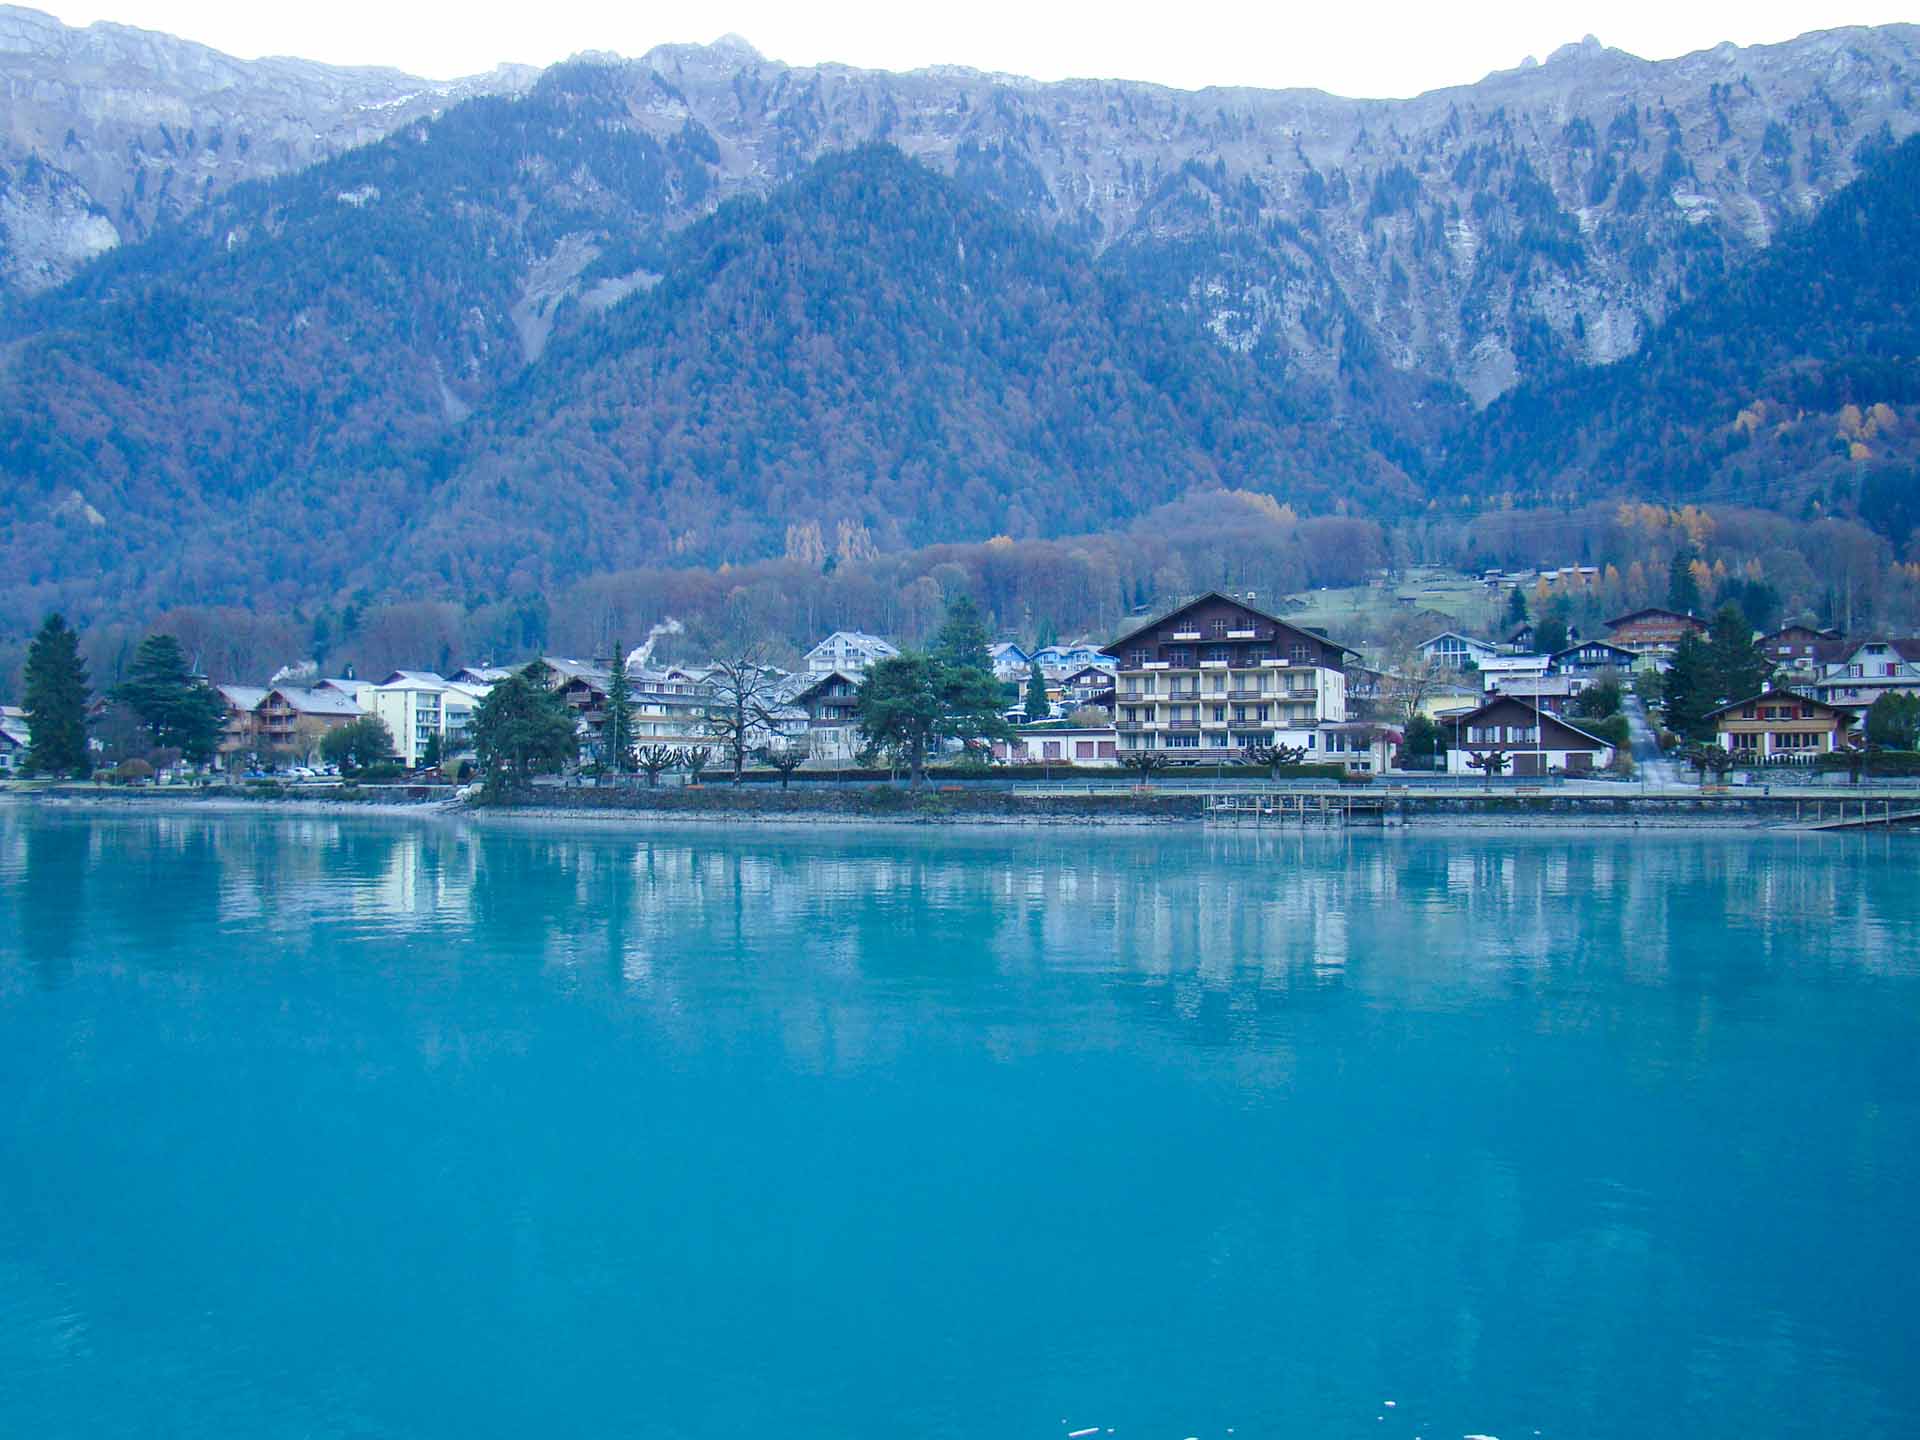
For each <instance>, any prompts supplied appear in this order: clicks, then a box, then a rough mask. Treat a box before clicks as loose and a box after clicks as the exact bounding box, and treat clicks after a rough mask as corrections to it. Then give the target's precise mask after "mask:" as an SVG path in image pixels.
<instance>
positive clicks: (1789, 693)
mask: <svg viewBox="0 0 1920 1440" xmlns="http://www.w3.org/2000/svg"><path fill="white" fill-rule="evenodd" d="M1762 700H1796V701H1798V702H1799V703H1800V704H1802V705H1817V706H1819V707H1820V708H1821V709H1822V710H1825V711H1828V712H1830V713H1831V714H1833V715H1835V716H1837V717H1839V719H1840V721H1841V723H1842V725H1843V726H1845V725H1848V724H1851V723H1852V721H1853V715H1852V713H1851V712H1850V711H1849V710H1848V709H1847V708H1846V707H1845V706H1844V705H1834V704H1830V703H1829V702H1827V701H1825V700H1816V699H1814V697H1813V696H1811V695H1803V694H1801V693H1800V692H1799V691H1798V690H1762V691H1761V692H1760V693H1759V694H1758V695H1749V696H1747V698H1746V699H1744V700H1734V701H1731V702H1730V703H1728V704H1725V705H1721V706H1718V707H1717V708H1715V709H1712V710H1709V711H1707V713H1706V716H1705V718H1706V719H1708V720H1711V719H1713V718H1714V716H1716V715H1724V714H1726V713H1727V711H1729V710H1738V709H1739V708H1740V707H1741V706H1743V705H1757V704H1759V703H1760V702H1761V701H1762Z"/></svg>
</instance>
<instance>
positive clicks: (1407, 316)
mask: <svg viewBox="0 0 1920 1440" xmlns="http://www.w3.org/2000/svg"><path fill="white" fill-rule="evenodd" d="M595 63H597V64H603V65H604V66H606V67H607V74H608V76H609V81H608V84H609V93H610V95H611V96H612V97H614V98H616V99H617V100H618V103H619V113H618V114H617V115H615V116H612V117H609V118H607V119H605V120H603V121H602V122H601V123H603V124H605V125H607V126H609V127H610V128H613V129H618V130H627V131H632V132H634V133H638V134H643V135H646V136H649V137H651V138H652V139H653V140H654V141H655V142H657V143H660V144H663V145H664V144H666V143H668V142H669V141H671V140H672V139H673V138H674V137H675V136H677V135H679V134H681V133H682V132H683V131H685V130H687V128H688V127H689V126H692V127H693V128H694V129H695V130H696V131H698V132H700V133H703V134H704V135H705V136H707V137H708V144H709V148H708V150H707V159H708V161H709V173H708V183H707V184H705V185H702V186H691V187H688V188H687V189H684V190H677V191H675V192H673V193H672V194H670V195H669V196H668V198H667V206H666V211H665V214H664V217H663V218H664V222H665V223H666V224H667V225H668V226H669V227H678V226H681V225H685V224H688V223H691V222H692V221H694V220H696V219H698V218H700V217H701V216H703V215H705V214H707V213H709V212H710V211H711V210H712V209H713V208H714V206H715V205H717V204H718V203H719V202H720V201H722V200H724V199H726V198H728V197H730V196H733V195H738V194H750V195H765V194H767V193H768V192H769V191H770V190H771V189H773V188H774V187H776V186H778V185H780V184H784V183H785V182H786V181H788V180H790V179H792V178H794V177H796V176H797V175H799V174H800V173H802V172H803V171H804V170H805V169H806V168H807V167H808V166H810V165H811V164H812V163H813V162H814V161H816V160H817V159H819V158H820V157H821V156H823V155H825V154H828V153H830V152H833V151H838V150H845V149H849V148H852V147H854V146H857V145H860V144H863V143H867V142H870V141H876V140H877V141H884V142H886V143H889V144H893V145H895V146H898V147H899V148H900V149H902V150H903V151H904V152H906V153H907V154H909V155H912V156H915V157H917V158H919V159H922V160H924V161H925V162H926V163H927V164H929V165H931V166H932V167H933V168H935V169H937V170H940V171H942V172H943V173H946V174H949V175H953V176H955V177H957V178H959V179H960V180H961V181H962V182H963V183H965V184H968V185H969V186H973V187H975V188H978V189H979V190H981V191H982V192H983V193H987V194H990V195H992V196H994V197H995V198H997V199H999V200H1000V201H1001V202H1002V203H1004V204H1007V205H1008V206H1010V207H1012V208H1013V209H1015V210H1016V211H1018V212H1019V213H1020V214H1022V215H1024V216H1025V217H1026V218H1027V219H1029V220H1031V221H1033V222H1034V223H1035V224H1037V225H1040V226H1041V227H1042V228H1047V229H1052V230H1056V231H1058V232H1059V233H1060V234H1061V235H1062V236H1063V237H1064V238H1066V239H1069V240H1071V241H1073V242H1075V243H1078V244H1081V245H1084V246H1085V247H1087V248H1089V249H1091V250H1093V251H1094V252H1095V253H1097V254H1100V255H1102V256H1105V257H1108V259H1109V263H1113V264H1116V265H1119V266H1123V267H1125V268H1127V269H1128V270H1129V271H1130V272H1131V273H1133V274H1134V275H1135V276H1136V278H1139V279H1143V280H1146V281H1148V282H1149V283H1151V284H1152V285H1154V286H1155V287H1156V288H1158V289H1159V290H1160V291H1161V293H1162V294H1164V295H1165V296H1167V297H1169V298H1171V299H1175V300H1177V301H1178V302H1179V303H1181V304H1182V305H1184V306H1185V307H1187V308H1188V309H1189V310H1190V311H1192V313H1194V314H1195V315H1197V316H1198V317H1200V319H1201V320H1202V322H1203V323H1205V324H1206V325H1207V326H1208V327H1209V328H1210V329H1211V330H1212V331H1213V332H1214V334H1215V336H1216V338H1217V339H1219V340H1220V341H1221V343H1223V344H1226V345H1229V346H1232V347H1235V348H1239V349H1244V350H1247V351H1249V352H1251V353H1253V354H1254V355H1255V357H1256V358H1257V359H1258V360H1259V361H1260V363H1262V364H1263V365H1265V366H1267V367H1269V368H1272V369H1275V370H1277V371H1279V372H1281V373H1283V374H1284V375H1286V376H1287V377H1288V378H1290V379H1292V380H1294V381H1295V382H1296V383H1305V384H1310V385H1312V386H1314V387H1317V388H1318V389H1319V390H1320V391H1321V392H1322V393H1323V396H1324V401H1323V403H1327V404H1330V405H1333V406H1337V407H1345V408H1350V409H1352V410H1354V411H1355V413H1356V415H1358V416H1359V417H1360V418H1361V420H1362V421H1363V423H1366V422H1370V421H1371V417H1372V415H1373V413H1375V412H1377V411H1378V410H1379V409H1380V407H1381V406H1383V405H1385V406H1387V407H1388V408H1389V409H1390V411H1391V416H1390V423H1389V424H1388V425H1387V426H1386V427H1385V430H1384V431H1382V433H1383V434H1384V433H1400V432H1411V433H1412V434H1414V435H1415V436H1416V438H1425V437H1426V436H1427V435H1428V434H1430V433H1431V432H1432V431H1433V430H1434V429H1435V428H1436V427H1435V421H1436V419H1438V418H1439V415H1440V412H1444V411H1447V410H1449V409H1451V408H1452V407H1453V406H1456V405H1459V404H1462V403H1465V402H1466V401H1467V400H1470V401H1471V402H1472V403H1473V404H1484V403H1486V402H1487V401H1488V400H1490V399H1491V398H1493V397H1494V396H1495V395H1498V394H1500V393H1501V392H1503V391H1504V390H1506V389H1508V388H1510V387H1511V386H1512V385H1514V384H1515V383H1517V382H1518V381H1519V380H1521V379H1524V378H1528V377H1539V376H1542V375H1544V374H1547V373H1550V372H1552V371H1554V370H1557V369H1559V368H1562V367H1565V366H1569V365H1582V364H1592V363H1604V362H1606V361H1610V360H1614V359H1618V358H1620V357H1621V356H1624V355H1626V354H1629V353H1631V352H1632V351H1633V350H1634V349H1635V348H1636V347H1637V346H1638V344H1639V343H1640V341H1641V339H1642V338H1643V337H1644V336H1645V334H1646V333H1647V331H1648V330H1649V329H1650V327H1651V326H1652V325H1653V324H1654V323H1657V322H1658V321H1659V320H1660V319H1661V318H1662V317H1664V315H1665V314H1666V313H1667V312H1668V311H1669V310H1670V309H1671V308H1672V306H1673V304H1674V303H1675V302H1676V301H1677V300H1678V299H1680V298H1683V297H1684V295H1685V294H1686V293H1688V292H1689V291H1690V290H1691V289H1692V288H1693V287H1694V286H1695V285H1697V284H1698V283H1700V281H1701V280H1703V279H1704V278H1706V277H1708V276H1711V275H1712V274H1714V273H1717V272H1718V271H1720V270H1721V269H1724V268H1725V267H1726V265H1727V264H1729V263H1731V262H1734V261H1737V260H1739V259H1740V258H1742V257H1744V256H1747V255H1750V254H1752V253H1754V252H1755V251H1756V250H1758V249H1760V248H1764V246H1765V245H1766V243H1767V242H1768V240H1769V239H1770V238H1771V236H1772V235H1773V234H1775V233H1776V232H1777V231H1778V230H1779V229H1780V228H1781V227H1782V226H1784V225H1786V224H1789V223H1791V222H1792V221H1794V220H1795V219H1797V218H1803V217H1805V216H1806V215H1809V214H1811V213H1812V211H1813V210H1814V209H1815V208H1817V207H1818V205H1819V203H1820V202H1821V201H1822V200H1823V199H1824V198H1825V197H1827V196H1829V195H1831V194H1833V193H1834V192H1835V191H1836V190H1838V189H1839V188H1840V187H1841V186H1843V185H1845V184H1846V183H1847V181H1848V180H1849V179H1851V178H1852V176H1853V175H1854V174H1855V173H1856V170H1857V168H1858V163H1859V152H1860V151H1861V148H1862V146H1863V145H1865V146H1869V147H1870V146H1871V145H1872V144H1873V143H1875V141H1876V138H1877V137H1883V136H1884V137H1886V138H1891V139H1896V140H1897V139H1900V138H1904V137H1905V136H1906V135H1908V134H1910V133H1912V131H1913V130H1914V129H1915V128H1916V126H1917V125H1920V101H1916V96H1915V91H1914V86H1913V77H1914V73H1915V69H1916V65H1917V64H1920V30H1916V28H1915V27H1913V26H1906V25H1892V26H1882V27H1875V28H1868V27H1857V28H1851V29H1843V30H1833V31H1826V32H1819V33H1814V34H1809V35H1805V36H1802V37H1800V38H1799V39H1796V40H1793V41H1789V42H1787V43H1784V44H1779V45H1770V46H1756V47H1749V48H1745V49H1742V48H1740V47H1736V46H1732V45H1722V46H1717V47H1715V48H1714V49H1712V50H1710V51H1703V52H1700V53H1698V54H1694V55H1689V56H1685V57H1682V58H1680V59H1677V60H1670V61H1658V62H1652V61H1645V60H1640V59H1637V58H1636V57H1634V56H1631V55H1627V54H1624V53H1622V52H1620V51H1617V50H1609V49H1607V48H1606V47H1604V46H1602V45H1600V44H1599V43H1598V42H1596V41H1592V40H1588V41H1586V42H1582V43H1581V44H1577V45H1569V46H1566V47H1564V48H1563V49H1562V50H1561V51H1559V52H1556V53H1555V54H1554V55H1553V56H1551V57H1549V59H1548V60H1547V62H1546V63H1545V64H1542V65H1529V66H1524V67H1521V68H1519V69H1516V70H1512V71H1505V72H1501V73H1498V74H1494V75H1489V76H1487V77H1486V78H1485V79H1484V80H1482V81H1480V82H1479V83H1477V84H1474V85H1467V86H1459V87H1455V88H1452V89H1447V90H1440V91H1435V92H1432V93H1430V94H1427V95H1422V96H1418V97H1415V98H1412V99H1406V100H1354V99H1344V98H1341V97H1337V96H1332V95H1327V94H1324V93H1322V92H1318V91H1307V90H1294V91H1267V90H1253V89H1208V90H1201V91H1194V92H1185V91H1177V90H1170V89H1167V88H1165V87H1162V86H1156V85H1150V84H1142V83H1138V82H1133V81H1125V80H1073V81H1067V82H1063V83H1058V84H1039V83H1036V82H1033V81H1029V80H1023V79H1020V78H1018V77H1013V76H1006V75H991V74H982V73H979V72H975V71H968V70H961V69H954V68H939V69H933V70H925V71H916V72H913V73H909V74H889V73H886V72H880V71H867V70H858V69H853V68H850V67H847V66H840V65H821V66H814V67H793V66H788V65H784V64H781V63H780V62H778V61H774V60H769V59H766V58H764V57H762V56H760V55H758V54H756V53H755V52H754V51H753V50H752V48H751V47H750V46H748V45H746V44H744V43H743V42H739V41H734V40H728V41H724V42H718V43H716V44H714V45H710V46H698V45H670V46H663V47H660V48H659V49H656V50H654V51H652V52H650V53H649V54H647V55H646V56H644V57H642V58H640V59H638V60H633V61H617V60H611V59H607V58H605V57H601V58H600V59H598V60H596V62H595ZM527 83H528V80H527V77H526V76H525V75H524V74H523V73H522V72H518V71H502V72H500V73H497V74H495V75H492V76H484V77H476V78H475V79H473V80H470V81H464V82H458V83H457V84H455V85H452V86H435V85H430V84H428V82H424V81H416V80H413V79H411V78H410V77H407V76H402V75H396V74H395V73H394V72H390V71H349V70H336V69H330V68H329V67H324V66H311V65H306V64H305V63H304V62H299V61H261V62H248V63H243V62H238V61H233V60H230V59H228V58H227V57H224V56H219V55H217V54H215V53H214V52H211V51H207V50H205V49H204V48H203V47H199V46H192V45H188V44H186V43H185V42H181V41H174V40H170V39H168V38H167V37H164V36H154V35H149V34H146V33H144V32H139V31H132V30H127V29H125V28H124V27H114V26H95V27H90V28H89V29H87V30H85V31H75V30H66V29H64V28H63V27H61V26H59V25H58V24H57V23H56V22H54V21H52V20H51V19H50V18H49V17H46V16H40V15H35V14H34V13H33V12H26V11H12V10H0V87H4V93H5V95H6V96H7V98H8V103H9V104H10V106H11V109H12V113H13V116H14V124H13V126H12V128H11V130H10V132H9V133H8V134H7V135H6V136H4V137H0V172H7V174H8V175H10V176H11V180H10V181H9V180H8V179H7V178H6V176H4V175H0V231H5V230H7V227H9V226H11V227H13V230H12V233H15V234H17V235H19V236H28V237H30V236H39V237H45V236H48V235H54V234H69V233H70V235H71V237H72V238H74V243H75V244H76V245H78V246H79V247H80V248H79V249H78V250H76V251H75V252H74V254H73V255H72V256H69V257H68V258H67V259H63V260H60V261H59V262H58V263H57V264H55V265H54V266H53V267H52V268H50V269H46V270H44V272H40V271H36V272H34V273H35V276H37V278H34V279H32V280H31V283H30V284H28V282H27V280H26V279H24V278H21V277H24V276H25V274H26V272H25V271H21V272H20V275H19V276H16V277H15V278H13V279H9V278H8V277H7V275H6V274H5V273H0V290H5V289H16V290H17V289H18V288H19V287H20V286H21V285H22V284H28V288H35V287H37V286H38V285H40V284H43V283H48V282H49V281H50V280H52V279H57V278H60V277H61V276H63V275H65V274H69V273H71V272H72V266H73V264H74V263H76V261H77V259H78V258H81V257H83V256H84V254H86V253H91V251H90V250H88V249H87V248H86V247H87V246H89V245H91V246H94V247H96V248H97V247H98V246H99V245H103V244H108V243H112V241H114V240H115V239H118V240H121V241H125V240H132V239H137V238H140V237H142V236H144V235H146V234H148V233H150V232H151V230H152V228H153V226H154V225H155V224H156V223H157V222H158V221H160V220H163V219H165V218H168V217H174V218H178V217H180V216H184V215H186V214H188V213H190V211H191V209H192V207H193V206H195V205H197V204H199V203H200V202H201V201H203V200H205V199H206V198H208V197H209V196H210V195H212V194H217V193H219V192H220V191H221V190H223V189H224V188H225V187H226V186H228V185H231V184H233V183H234V182H236V181H238V180H241V179H244V178H248V177H259V176H264V175H269V174H274V173H279V172H281V171H285V170H290V169H294V168H298V167H299V166H301V165H304V164H307V163H310V162H312V161H313V160H316V159H319V158H321V157H323V156H325V155H327V154H330V153H333V152H334V151H336V150H338V149H339V148H341V146H342V145H344V144H350V143H354V142H355V141H357V140H369V139H372V138H373V137H374V136H376V135H379V134H383V133H386V131H388V130H394V129H403V128H405V127H407V126H409V125H411V124H412V123H414V121H415V120H416V119H417V118H418V117H419V116H420V115H422V114H425V113H430V112H431V111H433V110H435V109H438V108H440V107H442V106H444V105H445V104H447V103H448V102H449V101H450V100H452V99H455V98H458V97H459V96H460V95H462V94H466V93H477V92H482V91H516V90H518V89H521V88H524V87H525V85H526V84H527ZM9 187H10V188H9ZM76 207H77V208H76ZM89 227H90V228H89ZM83 231H84V232H86V233H85V234H83V233H82V232H83ZM83 242H84V243H83ZM33 243H35V244H37V243H39V242H38V241H34V242H33ZM7 244H8V242H7V241H6V240H4V239H0V249H5V248H6V247H7ZM13 249H14V250H15V251H16V252H17V251H20V250H21V246H20V245H19V244H15V245H14V246H13ZM542 263H543V264H545V265H546V266H547V267H548V268H547V274H548V278H549V280H550V282H551V283H553V284H555V285H558V286H561V287H564V286H565V285H566V284H567V277H565V276H564V275H562V274H561V273H560V272H563V271H564V270H565V268H566V265H567V256H566V255H565V254H559V255H557V256H556V255H553V254H550V255H548V256H544V257H542ZM62 267H64V268H62ZM16 268H17V267H16ZM6 269H7V264H6V262H4V261H0V272H5V271H6Z"/></svg>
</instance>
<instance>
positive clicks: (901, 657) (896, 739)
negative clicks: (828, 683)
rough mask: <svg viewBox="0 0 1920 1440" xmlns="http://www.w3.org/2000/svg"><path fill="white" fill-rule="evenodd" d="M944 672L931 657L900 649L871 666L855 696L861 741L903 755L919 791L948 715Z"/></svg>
mask: <svg viewBox="0 0 1920 1440" xmlns="http://www.w3.org/2000/svg"><path fill="white" fill-rule="evenodd" d="M944 669H945V667H944V666H942V665H941V663H940V662H939V661H938V660H936V659H934V658H933V657H932V656H931V655H923V654H919V653H917V652H915V651H911V650H906V651H902V652H901V653H900V654H898V655H894V656H890V657H888V658H887V659H885V660H880V661H877V662H875V663H874V664H872V665H869V666H868V667H867V673H866V675H865V677H864V678H863V679H862V680H861V682H860V689H859V691H858V692H856V694H855V696H854V704H855V709H856V713H857V714H858V715H859V717H860V735H861V738H862V739H864V740H865V741H866V743H867V744H868V745H869V746H871V747H873V748H875V749H879V748H883V747H884V748H889V749H892V750H894V751H896V752H898V753H899V754H901V755H903V756H905V757H906V761H907V773H908V776H909V777H910V783H911V784H912V786H913V788H914V789H916V790H917V789H919V788H920V785H921V782H922V780H923V778H924V777H925V774H926V768H927V753H928V751H929V750H930V749H932V747H933V744H934V741H935V739H936V737H937V735H938V733H939V726H940V722H941V719H942V718H943V717H944V715H945V713H946V707H945V704H944V703H943V700H942V695H941V689H942V680H943V675H942V671H943V670H944Z"/></svg>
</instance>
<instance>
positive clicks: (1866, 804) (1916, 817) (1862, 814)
mask: <svg viewBox="0 0 1920 1440" xmlns="http://www.w3.org/2000/svg"><path fill="white" fill-rule="evenodd" d="M1856 807H1857V808H1856ZM1826 808H1827V807H1826V806H1825V805H1824V804H1822V805H1821V807H1820V813H1821V814H1822V815H1824V814H1825V813H1826ZM1835 808H1836V809H1838V810H1839V811H1840V816H1839V818H1838V819H1835V820H1825V819H1822V820H1817V821H1815V822H1814V823H1813V824H1811V825H1807V826H1804V827H1803V828H1804V829H1808V830H1871V829H1876V828H1881V827H1884V828H1886V829H1888V830H1891V829H1893V827H1894V826H1896V825H1914V824H1920V810H1896V809H1894V808H1893V804H1892V802H1891V801H1887V800H1883V801H1881V802H1880V806H1879V809H1878V811H1877V812H1876V810H1875V808H1874V804H1873V802H1872V801H1871V800H1859V801H1853V802H1851V803H1850V802H1848V801H1844V800H1843V801H1841V802H1840V803H1839V804H1838V805H1837V806H1836V807H1835ZM1849 811H1852V812H1853V813H1851V814H1849V813H1848V812H1849Z"/></svg>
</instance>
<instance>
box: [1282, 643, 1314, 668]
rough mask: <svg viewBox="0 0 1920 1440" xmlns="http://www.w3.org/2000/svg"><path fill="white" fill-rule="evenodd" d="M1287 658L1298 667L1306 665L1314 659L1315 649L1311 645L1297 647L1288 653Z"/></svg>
mask: <svg viewBox="0 0 1920 1440" xmlns="http://www.w3.org/2000/svg"><path fill="white" fill-rule="evenodd" d="M1287 658H1289V659H1290V660H1292V661H1293V663H1294V664H1296V665H1304V664H1306V663H1307V662H1308V661H1309V660H1311V659H1313V647H1312V646H1311V645H1295V646H1294V647H1292V649H1290V650H1288V651H1287Z"/></svg>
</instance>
